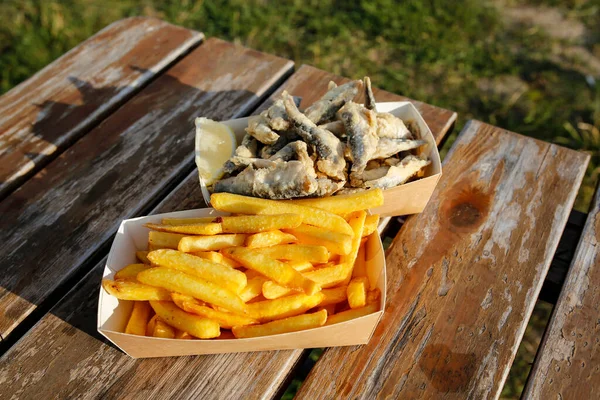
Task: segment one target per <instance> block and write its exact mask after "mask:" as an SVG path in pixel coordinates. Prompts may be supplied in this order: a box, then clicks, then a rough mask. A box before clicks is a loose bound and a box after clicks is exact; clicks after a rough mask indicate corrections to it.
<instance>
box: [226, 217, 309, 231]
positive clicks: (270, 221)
mask: <svg viewBox="0 0 600 400" xmlns="http://www.w3.org/2000/svg"><path fill="white" fill-rule="evenodd" d="M220 220H221V225H222V226H223V232H225V233H257V232H266V231H271V230H273V229H289V228H296V227H297V226H300V224H301V223H302V216H301V215H300V214H278V215H240V216H237V217H221V219H220Z"/></svg>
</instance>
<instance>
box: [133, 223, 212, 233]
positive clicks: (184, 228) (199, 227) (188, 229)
mask: <svg viewBox="0 0 600 400" xmlns="http://www.w3.org/2000/svg"><path fill="white" fill-rule="evenodd" d="M144 226H145V227H147V228H150V229H152V230H155V231H159V232H171V233H183V234H186V235H218V234H219V233H222V232H223V228H222V226H221V224H219V223H214V222H199V223H195V224H186V225H165V224H146V225H144Z"/></svg>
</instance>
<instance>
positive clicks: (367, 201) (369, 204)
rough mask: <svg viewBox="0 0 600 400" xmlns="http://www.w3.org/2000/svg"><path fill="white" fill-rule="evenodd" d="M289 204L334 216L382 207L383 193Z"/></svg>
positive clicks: (340, 196) (322, 198)
mask: <svg viewBox="0 0 600 400" xmlns="http://www.w3.org/2000/svg"><path fill="white" fill-rule="evenodd" d="M289 203H292V204H297V205H301V206H306V207H314V208H318V209H321V210H325V211H329V212H331V213H334V214H344V213H351V212H354V211H359V210H367V209H369V208H375V207H379V206H381V205H383V192H382V191H381V189H372V190H365V191H363V192H357V193H352V194H341V195H337V196H330V197H320V198H314V199H301V200H290V201H289Z"/></svg>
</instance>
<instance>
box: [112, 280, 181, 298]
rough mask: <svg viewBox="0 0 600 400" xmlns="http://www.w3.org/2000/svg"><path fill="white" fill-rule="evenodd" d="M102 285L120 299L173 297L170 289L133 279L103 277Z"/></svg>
mask: <svg viewBox="0 0 600 400" xmlns="http://www.w3.org/2000/svg"><path fill="white" fill-rule="evenodd" d="M102 287H103V288H104V290H106V292H107V293H108V294H110V295H111V296H114V297H116V298H117V299H119V300H136V301H147V300H170V299H171V294H170V293H169V291H168V290H165V289H163V288H160V287H154V286H148V285H144V284H142V283H138V282H133V281H111V280H110V279H103V280H102Z"/></svg>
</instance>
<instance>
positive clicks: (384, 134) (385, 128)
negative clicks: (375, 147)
mask: <svg viewBox="0 0 600 400" xmlns="http://www.w3.org/2000/svg"><path fill="white" fill-rule="evenodd" d="M377 136H379V137H380V138H390V139H413V136H412V135H411V133H410V131H409V130H408V128H407V127H406V125H405V124H404V121H402V120H401V119H400V118H398V117H395V116H394V115H392V114H390V113H377Z"/></svg>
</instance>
